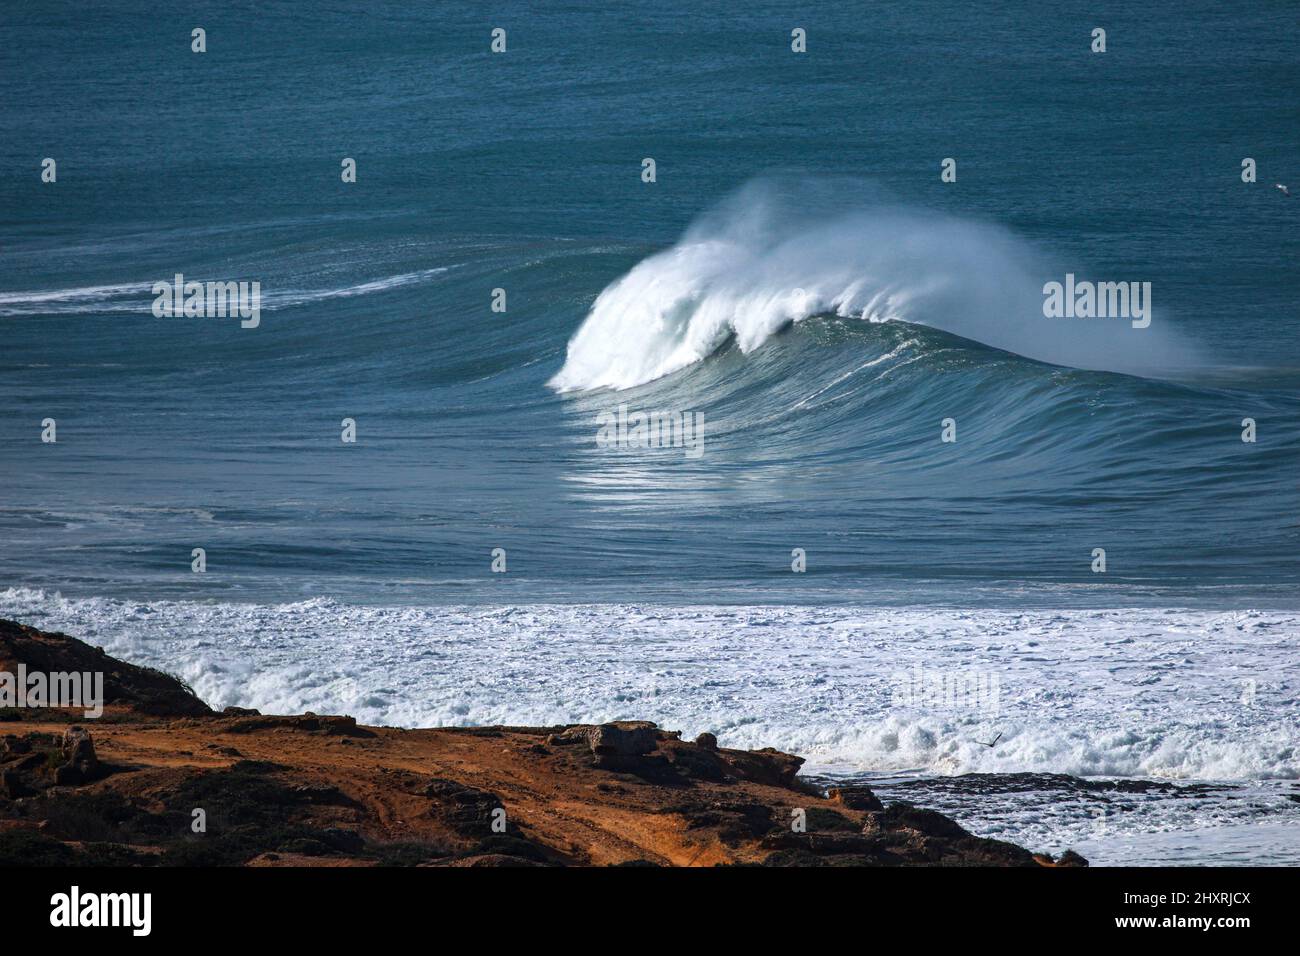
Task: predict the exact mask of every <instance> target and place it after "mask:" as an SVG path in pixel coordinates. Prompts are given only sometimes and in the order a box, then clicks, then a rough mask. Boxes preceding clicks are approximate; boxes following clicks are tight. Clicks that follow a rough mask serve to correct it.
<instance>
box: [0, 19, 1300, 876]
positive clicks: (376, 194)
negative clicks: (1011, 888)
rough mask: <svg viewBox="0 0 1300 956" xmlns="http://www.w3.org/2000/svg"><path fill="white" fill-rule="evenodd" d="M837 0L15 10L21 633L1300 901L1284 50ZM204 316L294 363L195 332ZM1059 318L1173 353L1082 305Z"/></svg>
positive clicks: (6, 135) (14, 472) (16, 540)
mask: <svg viewBox="0 0 1300 956" xmlns="http://www.w3.org/2000/svg"><path fill="white" fill-rule="evenodd" d="M836 6H838V7H839V9H836V8H833V7H832V6H831V5H813V6H809V7H801V8H799V9H797V10H796V9H791V8H789V7H788V6H787V5H783V4H775V3H766V2H761V3H755V4H747V5H745V9H743V10H741V9H735V10H732V9H728V10H725V11H724V10H721V9H717V10H715V9H709V8H708V7H707V5H701V4H690V3H681V2H665V3H657V4H654V5H647V6H643V7H632V6H626V7H623V6H620V7H618V8H615V9H605V8H598V7H597V6H596V5H589V4H579V3H564V4H548V5H545V7H542V8H536V9H535V8H531V7H530V8H528V9H525V8H524V7H523V5H518V6H515V5H507V7H505V8H501V9H497V10H493V11H487V10H480V9H475V8H473V7H472V6H471V5H462V6H460V8H459V9H457V7H456V5H446V4H438V5H425V4H410V3H382V2H374V3H368V4H365V5H364V7H363V8H362V7H359V6H358V5H356V4H344V3H330V2H326V3H314V4H311V5H309V6H308V5H300V4H289V3H283V2H267V3H257V4H252V3H221V4H196V5H187V6H185V7H183V8H178V7H177V6H176V5H172V4H161V3H158V4H143V3H141V4H134V3H133V4H125V3H106V4H94V5H92V6H90V7H86V6H84V5H74V4H60V3H54V4H45V3H42V4H37V3H25V2H16V3H9V4H6V5H4V7H3V8H2V9H0V35H2V36H3V37H4V38H5V42H4V43H3V44H0V130H3V135H0V614H3V615H4V616H10V617H17V618H19V619H21V620H23V621H26V622H29V623H33V624H36V625H38V626H45V627H53V628H59V629H63V630H67V631H69V632H71V633H74V634H77V635H78V636H81V637H85V638H86V639H88V640H93V641H95V642H96V643H101V644H103V645H104V646H106V647H108V648H109V649H110V650H111V651H113V652H115V653H118V654H120V655H121V656H124V657H127V658H129V659H131V660H138V661H142V662H146V663H151V664H155V665H157V666H161V667H165V668H167V669H169V670H173V671H176V672H178V673H180V674H181V675H182V676H184V677H185V678H186V679H188V680H190V681H191V682H192V683H193V684H194V686H195V687H196V688H197V689H198V691H199V692H200V693H201V694H202V695H203V696H204V697H205V698H207V699H209V700H211V701H213V702H214V703H217V704H220V705H226V704H239V705H243V706H257V707H260V708H263V709H266V710H273V711H275V710H279V711H283V712H294V711H298V710H302V709H306V708H314V709H316V710H318V711H324V712H329V711H333V712H337V711H346V712H348V713H353V714H355V715H357V716H358V717H359V718H361V719H363V720H366V721H369V722H389V723H400V724H405V725H429V724H447V723H480V724H482V723H494V722H500V723H529V722H534V723H552V722H564V721H575V720H607V719H617V718H620V717H632V718H647V717H648V718H651V719H656V720H659V721H660V722H662V723H664V724H665V725H667V726H672V727H676V728H680V729H683V730H684V731H686V732H688V733H691V734H693V733H696V732H699V731H702V730H712V731H714V732H716V733H718V735H719V739H720V740H721V741H722V742H723V744H724V745H730V746H765V745H773V746H778V747H785V748H787V749H790V750H793V751H795V752H798V753H801V754H804V755H805V756H807V757H808V758H809V760H810V764H809V766H810V767H811V768H814V769H815V770H816V771H817V772H819V773H821V772H824V773H828V774H832V775H845V774H847V775H851V776H852V775H862V774H865V775H867V778H868V779H869V780H871V782H872V784H873V785H874V786H877V787H879V788H882V792H886V793H891V794H892V793H893V792H894V790H895V789H896V790H897V791H898V792H899V793H900V794H903V795H909V794H910V795H915V794H917V788H920V793H919V799H920V800H921V802H923V803H927V805H936V806H943V807H947V808H949V809H951V810H952V811H953V812H955V813H958V815H959V818H960V819H962V820H963V821H964V822H966V823H967V825H968V826H971V827H972V828H973V829H974V830H976V831H977V832H981V833H989V834H996V835H999V836H1005V837H1008V838H1011V839H1017V840H1022V841H1025V842H1029V843H1032V844H1033V845H1034V846H1036V847H1043V848H1063V847H1065V846H1079V847H1083V848H1084V849H1085V850H1086V853H1087V855H1088V856H1089V857H1091V858H1092V859H1094V860H1095V861H1098V862H1123V863H1131V862H1171V861H1172V862H1295V861H1296V860H1297V859H1300V844H1298V843H1297V841H1296V838H1295V836H1294V834H1295V833H1296V832H1297V831H1296V828H1295V827H1294V825H1293V824H1294V820H1295V819H1296V813H1297V812H1300V805H1297V804H1296V802H1295V801H1294V799H1293V796H1294V787H1295V784H1294V781H1295V779H1296V776H1297V773H1298V772H1300V771H1298V769H1297V764H1296V755H1295V748H1294V740H1295V737H1296V734H1295V731H1296V723H1295V714H1296V707H1297V704H1296V701H1297V689H1298V688H1300V679H1298V678H1297V675H1298V674H1300V656H1298V655H1300V624H1297V618H1296V615H1295V611H1296V609H1297V607H1300V599H1298V598H1297V590H1296V582H1297V579H1298V578H1300V547H1297V545H1298V544H1300V518H1297V504H1298V503H1300V496H1298V495H1297V490H1298V489H1297V476H1298V475H1300V468H1298V467H1297V466H1300V336H1297V334H1296V332H1295V328H1296V322H1297V320H1300V281H1297V278H1296V275H1297V274H1296V264H1297V261H1300V256H1298V255H1297V254H1298V253H1300V238H1298V236H1297V230H1296V222H1297V216H1300V198H1296V197H1295V191H1296V190H1297V189H1300V166H1298V165H1297V161H1296V147H1297V140H1296V136H1297V133H1296V131H1297V129H1300V100H1298V99H1297V97H1296V96H1295V92H1296V90H1297V89H1300V47H1297V45H1296V43H1295V39H1294V38H1295V27H1296V18H1295V13H1294V8H1293V7H1292V6H1290V5H1288V4H1285V3H1277V4H1271V3H1270V4H1261V5H1259V6H1258V8H1256V9H1252V10H1250V11H1249V12H1246V11H1243V10H1241V9H1239V8H1236V7H1231V6H1224V5H1220V4H1214V3H1209V2H1194V3H1172V2H1160V3H1153V4H1145V5H1142V8H1141V9H1136V8H1133V7H1132V5H1127V4H1118V3H1090V4H1087V5H1084V4H1065V3H1062V4H1051V5H1046V8H1044V5H1037V4H1033V5H1031V4H1024V5H1014V4H1005V5H1004V4H998V5H996V7H997V9H982V8H980V7H979V6H975V5H972V6H970V7H966V6H963V5H953V4H948V3H937V2H928V0H920V2H913V3H908V4H895V5H878V4H877V5H868V6H858V5H836ZM195 27H202V28H204V30H205V31H206V42H207V51H206V52H205V53H202V54H197V53H194V52H192V51H191V31H192V30H193V29H194V28H195ZM496 27H500V28H503V29H505V30H506V32H507V49H506V52H504V53H499V54H495V53H492V52H491V50H490V46H489V44H490V41H491V31H492V30H493V28H496ZM797 27H798V28H803V29H804V30H806V31H807V52H806V53H802V54H797V53H794V52H792V50H791V46H790V35H791V30H793V29H794V28H797ZM1095 27H1103V28H1104V29H1105V30H1106V31H1107V50H1106V52H1105V53H1104V54H1096V53H1092V52H1091V51H1090V49H1089V47H1090V43H1091V33H1092V30H1093V29H1094V28H1095ZM46 157H50V158H53V159H55V160H56V161H57V181H56V182H53V183H47V182H43V181H42V178H41V164H42V160H43V159H44V158H46ZM647 157H649V158H653V159H654V160H655V181H654V182H644V181H643V180H642V170H643V160H644V159H646V158H647ZM345 158H352V159H355V161H356V168H357V175H356V182H355V183H345V182H343V181H342V179H341V176H340V168H341V162H342V161H343V160H344V159H345ZM947 158H952V159H955V160H956V170H957V179H956V181H955V182H944V181H942V179H941V176H940V171H941V164H942V162H943V160H945V159H947ZM1245 158H1251V159H1253V160H1255V163H1256V166H1257V169H1258V182H1255V183H1245V182H1243V181H1242V177H1241V171H1242V161H1243V159H1245ZM1279 182H1280V183H1283V184H1288V183H1289V185H1290V187H1291V189H1292V192H1293V197H1292V198H1287V197H1286V196H1284V195H1283V194H1282V192H1281V191H1280V190H1277V189H1275V188H1274V183H1279ZM177 273H180V274H183V275H184V276H185V277H186V278H188V279H197V280H200V281H204V280H214V281H215V280H221V281H226V280H245V281H257V282H260V284H261V285H260V288H261V294H262V299H261V313H260V324H259V325H258V327H257V328H251V329H245V328H241V327H240V323H239V321H238V320H237V319H231V318H197V317H194V318H185V317H166V318H156V317H155V316H154V315H153V314H152V311H151V307H152V304H153V299H154V296H153V291H152V289H153V284H154V283H155V282H158V281H170V280H171V279H172V277H173V276H174V275H176V274H177ZM1067 274H1072V275H1075V276H1076V277H1078V278H1079V279H1086V280H1093V281H1124V282H1136V283H1148V282H1149V283H1150V284H1151V286H1150V288H1151V304H1152V309H1151V324H1150V326H1149V327H1147V328H1134V327H1133V325H1132V324H1131V323H1130V321H1128V320H1126V319H1067V318H1058V319H1049V318H1046V317H1045V316H1044V315H1043V313H1042V308H1041V306H1042V292H1041V290H1042V286H1043V284H1044V283H1046V282H1050V281H1064V280H1065V277H1066V275H1067ZM496 290H504V293H505V298H506V308H505V311H494V310H493V308H492V305H493V302H494V299H495V298H497V292H496ZM620 406H624V407H625V409H626V410H627V411H629V412H631V413H636V412H638V411H640V412H668V413H673V414H682V415H687V414H689V415H691V416H697V415H702V416H703V423H704V430H703V441H702V444H701V445H700V446H699V454H698V455H694V454H688V453H687V450H686V449H684V448H635V447H633V448H609V447H605V445H604V444H603V443H602V442H601V441H599V440H598V439H599V436H600V433H601V429H602V428H603V427H604V425H603V424H602V423H608V421H609V420H610V419H609V418H608V417H607V416H610V415H613V416H614V417H615V419H617V417H618V414H619V412H618V409H619V407H620ZM47 418H52V419H54V420H55V421H56V423H57V441H56V442H54V443H44V442H42V441H41V433H42V427H43V426H42V422H43V421H44V420H45V419H47ZM346 418H350V419H353V420H354V421H355V423H356V430H357V440H356V442H355V443H344V442H343V441H341V440H340V433H341V429H342V424H341V423H342V421H343V420H344V419H346ZM1247 418H1249V419H1253V420H1254V421H1255V428H1256V436H1257V440H1256V441H1255V442H1251V443H1248V442H1243V441H1242V431H1243V427H1244V426H1243V420H1244V419H1247ZM949 419H950V420H951V421H952V423H953V428H955V432H956V441H955V442H944V441H942V440H941V437H942V431H943V427H944V426H943V423H944V422H945V420H949ZM194 548H203V549H205V551H206V555H207V559H206V560H207V570H206V572H205V573H202V574H196V573H194V572H193V571H192V570H191V555H192V551H193V549H194ZM498 548H499V549H503V550H504V552H505V562H506V570H505V573H496V572H494V571H493V567H492V564H493V557H492V555H493V551H494V549H498ZM1098 548H1100V549H1104V550H1105V552H1106V570H1105V573H1097V572H1094V570H1093V566H1094V560H1095V558H1094V552H1095V549H1098ZM795 549H802V553H803V555H804V558H805V560H806V570H805V571H804V572H803V573H794V572H793V571H792V561H793V560H795V557H794V555H793V554H792V552H794V551H795ZM916 668H923V669H924V673H925V674H927V675H930V676H931V677H934V676H936V675H937V677H938V678H940V683H941V684H942V680H943V679H950V678H953V677H957V678H969V677H971V676H972V675H975V676H978V677H980V678H981V679H983V678H986V677H987V678H991V679H995V680H996V681H997V682H998V684H997V687H998V688H999V695H998V700H997V706H996V707H993V708H990V707H988V706H986V705H987V704H988V701H977V702H975V704H974V705H971V704H970V702H966V704H963V703H962V702H961V701H957V702H956V703H954V702H953V701H952V700H947V699H937V700H935V699H928V698H925V697H924V696H923V695H922V697H921V698H920V699H916V698H915V695H914V696H913V697H905V698H904V699H902V702H900V698H899V697H898V694H897V687H898V680H899V675H900V674H902V675H911V674H913V673H917V674H920V673H922V671H916V670H914V669H916ZM995 734H996V735H999V736H998V738H997V739H998V740H999V741H1000V742H999V743H998V745H997V747H995V748H989V747H987V746H986V745H985V744H983V743H981V741H985V740H989V739H993V738H994V735H995ZM972 771H978V772H981V773H986V774H1023V773H1055V774H1070V775H1073V776H1074V777H1077V778H1080V779H1108V778H1114V777H1136V778H1143V779H1162V780H1176V781H1179V782H1180V783H1185V782H1188V781H1192V782H1195V781H1202V782H1204V781H1209V782H1211V783H1212V784H1213V786H1214V787H1216V788H1219V789H1215V790H1212V791H1210V793H1211V794H1219V795H1220V796H1218V797H1214V796H1209V797H1207V796H1206V795H1205V793H1203V792H1202V791H1199V790H1186V791H1182V790H1175V791H1152V793H1153V796H1151V799H1149V800H1148V799H1145V798H1144V799H1143V800H1142V801H1138V802H1136V803H1133V802H1132V801H1130V803H1128V804H1126V803H1123V802H1122V801H1118V800H1116V801H1114V806H1112V807H1109V808H1107V809H1106V810H1105V812H1104V813H1102V814H1100V815H1099V814H1098V809H1097V808H1098V801H1097V798H1096V797H1095V795H1093V796H1088V795H1086V794H1085V798H1078V799H1076V797H1077V794H1074V793H1073V792H1072V791H1071V792H1065V791H1061V790H1059V787H1060V786H1062V784H1060V781H1056V782H1055V783H1053V782H1051V781H1049V782H1047V783H1042V782H1041V781H1040V783H1041V785H1042V786H1043V787H1045V788H1046V789H1044V790H1043V792H1042V793H1038V794H1037V795H1036V796H1033V797H1032V798H1031V797H1029V796H1026V795H1025V794H1026V792H1027V790H1026V787H1025V786H1024V784H1023V781H1021V780H1020V779H1019V778H1015V779H1014V780H1012V781H1011V783H1006V781H1003V782H1002V783H999V784H997V785H996V786H995V785H993V784H989V783H987V782H984V783H980V786H978V787H976V788H975V790H973V791H970V792H967V791H965V790H962V789H961V788H962V787H963V786H966V784H965V783H963V781H969V780H971V779H974V778H970V777H966V776H961V775H963V774H967V773H969V772H972ZM953 775H958V776H955V777H954V776H953ZM979 779H980V780H983V781H987V778H979ZM999 779H1001V778H999ZM953 780H956V781H957V783H952V782H951V781H953ZM977 782H978V781H977ZM1035 786H1038V784H1036V785H1035ZM1069 786H1074V785H1073V784H1070V785H1069ZM999 787H1002V788H1003V789H999ZM909 788H910V789H909ZM927 788H928V789H927ZM1053 788H1057V789H1053ZM971 793H974V797H972V796H971ZM1223 794H1227V796H1223ZM909 798H910V796H909ZM1239 798H1240V799H1239ZM1246 798H1248V799H1246ZM1130 804H1131V805H1130ZM1139 804H1140V805H1139Z"/></svg>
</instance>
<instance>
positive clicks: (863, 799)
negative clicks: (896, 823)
mask: <svg viewBox="0 0 1300 956" xmlns="http://www.w3.org/2000/svg"><path fill="white" fill-rule="evenodd" d="M827 796H828V797H830V798H831V799H832V800H834V801H835V802H836V803H839V804H842V805H843V806H846V807H848V808H849V809H850V810H871V811H879V810H883V809H885V805H884V804H883V803H881V802H880V799H879V798H878V797H877V796H876V795H875V794H874V793H872V792H871V790H870V788H868V787H831V789H830V790H829V791H828V792H827Z"/></svg>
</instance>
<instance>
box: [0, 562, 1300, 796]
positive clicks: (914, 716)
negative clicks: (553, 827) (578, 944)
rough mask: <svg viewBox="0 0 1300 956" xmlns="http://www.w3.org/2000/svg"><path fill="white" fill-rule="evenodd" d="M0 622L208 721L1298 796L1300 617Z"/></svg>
mask: <svg viewBox="0 0 1300 956" xmlns="http://www.w3.org/2000/svg"><path fill="white" fill-rule="evenodd" d="M0 615H3V616H5V617H11V618H15V619H18V620H20V621H23V622H24V623H30V624H32V625H35V626H37V627H42V628H46V629H57V630H63V631H66V632H68V633H71V634H73V635H75V636H77V637H80V638H82V639H84V640H87V641H89V642H91V643H95V644H101V645H103V646H104V647H106V649H107V650H108V651H109V652H110V653H112V654H115V655H117V656H119V657H122V658H125V659H127V660H130V661H133V662H137V663H143V664H149V665H153V666H156V667H161V668H163V669H166V670H169V671H171V672H173V673H176V674H179V675H180V676H181V677H183V678H185V679H186V680H188V681H189V682H190V683H191V684H193V686H194V687H195V689H196V690H197V691H198V693H199V694H200V695H201V696H203V697H204V698H205V699H207V700H208V701H209V702H211V703H213V704H215V705H217V706H225V705H230V704H234V705H238V706H243V707H257V708H259V709H261V710H264V711H267V712H280V713H296V712H301V711H304V710H314V711H317V712H336V713H337V712H343V713H349V714H352V715H354V716H356V717H357V718H358V719H360V720H362V721H365V722H368V723H376V724H393V725H403V726H437V725H472V724H497V723H509V724H555V723H572V722H582V721H606V720H614V719H620V718H643V719H650V720H655V721H657V722H659V723H660V724H661V725H663V726H667V727H669V728H672V729H678V730H682V731H684V732H686V733H687V734H688V735H694V734H697V733H699V732H701V731H705V730H708V731H712V732H714V733H717V734H718V737H719V740H720V741H721V742H722V743H723V744H724V745H727V746H735V747H764V746H775V747H778V748H782V749H785V750H789V751H793V752H795V753H798V754H801V755H803V756H805V757H807V758H809V761H810V767H813V768H821V769H829V770H838V771H846V772H847V771H891V770H923V771H926V772H928V773H937V774H950V773H961V772H972V771H986V772H1016V771H1041V772H1058V773H1070V774H1076V775H1083V776H1111V775H1113V776H1140V777H1157V778H1171V779H1179V780H1238V781H1244V780H1260V779H1280V778H1295V777H1297V776H1298V775H1300V749H1298V748H1297V747H1296V745H1295V741H1296V739H1297V736H1298V735H1297V732H1296V731H1297V726H1296V714H1297V690H1296V688H1297V686H1300V617H1298V616H1297V615H1296V614H1295V613H1293V612H1263V611H1243V612H1232V613H1226V614H1215V613H1210V612H1205V611H1190V610H1143V609H1123V610H1107V611H1079V610H1070V611H1051V610H1033V611H999V610H980V611H957V610H926V609H897V608H879V609H873V608H844V607H826V608H816V607H785V606H775V607H678V608H666V607H653V606H640V605H626V606H619V605H583V606H570V605H534V606H524V607H501V608H494V607H481V606H480V607H407V606H392V607H383V606H357V605H349V604H342V603H338V602H335V601H331V600H324V599H315V600H310V601H304V602H299V603H294V604H283V605H257V604H220V603H199V602H169V601H155V602H132V601H126V600H120V599H107V598H78V599H65V598H62V597H60V596H59V595H58V594H55V593H47V592H43V591H38V590H30V589H23V588H14V589H9V590H6V591H2V592H0ZM918 665H919V666H920V667H921V668H922V671H923V673H927V674H939V675H945V674H946V675H956V676H961V675H971V674H983V675H986V676H995V677H996V678H997V680H998V685H999V695H998V706H997V710H996V712H990V711H989V710H986V709H982V708H981V707H979V706H962V705H961V703H960V702H958V704H957V705H956V706H950V705H948V704H947V703H946V702H944V701H939V702H938V703H937V704H936V703H934V702H932V701H926V700H920V701H918V702H915V703H913V704H907V703H906V702H904V703H902V704H900V703H898V702H897V701H896V690H897V687H898V678H899V677H900V675H903V674H912V673H914V668H915V667H917V666H918ZM1251 681H1253V682H1254V684H1253V691H1250V690H1249V688H1251V687H1252V685H1251V684H1250V683H1249V682H1251ZM998 733H1001V734H1002V736H1001V738H1000V739H999V740H998V741H997V743H996V746H994V747H992V748H990V747H987V746H984V743H983V742H987V741H990V740H992V739H993V738H994V736H995V735H996V734H998Z"/></svg>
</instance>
